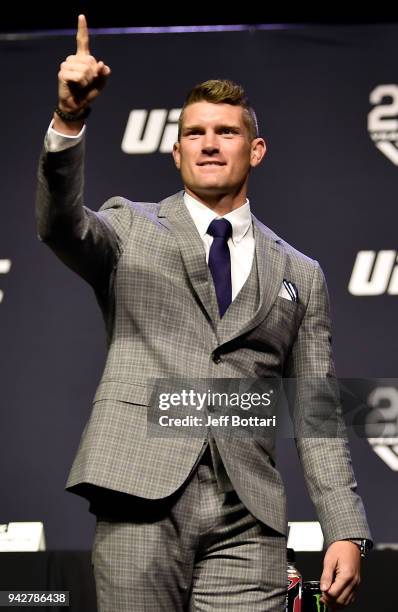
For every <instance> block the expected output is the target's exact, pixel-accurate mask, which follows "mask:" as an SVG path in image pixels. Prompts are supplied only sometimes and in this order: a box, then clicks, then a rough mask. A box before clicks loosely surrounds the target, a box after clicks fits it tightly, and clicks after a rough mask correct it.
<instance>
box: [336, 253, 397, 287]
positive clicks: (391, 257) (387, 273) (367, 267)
mask: <svg viewBox="0 0 398 612" xmlns="http://www.w3.org/2000/svg"><path fill="white" fill-rule="evenodd" d="M348 291H349V292H350V293H351V294H352V295H382V294H383V293H388V294H389V295H398V266H397V251H379V252H377V251H359V253H358V255H357V258H356V260H355V264H354V268H353V271H352V274H351V279H350V282H349V284H348Z"/></svg>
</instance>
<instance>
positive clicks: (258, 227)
mask: <svg viewBox="0 0 398 612" xmlns="http://www.w3.org/2000/svg"><path fill="white" fill-rule="evenodd" d="M252 219H253V229H254V242H255V257H256V261H257V270H258V282H259V293H260V300H259V305H258V308H257V310H256V312H255V313H254V315H253V316H252V317H251V318H250V319H249V320H248V321H247V322H246V323H245V324H244V325H243V327H241V328H240V329H236V330H235V331H234V332H233V333H232V334H231V335H230V336H228V337H226V338H225V340H224V342H223V343H226V342H231V341H232V340H234V339H235V338H237V337H239V336H241V335H242V334H245V333H247V332H248V331H250V330H251V329H254V328H255V327H256V326H257V325H259V323H261V321H263V320H264V319H265V317H266V316H267V314H268V312H269V311H270V309H271V307H272V305H273V303H274V302H275V300H276V298H277V296H278V293H279V291H280V288H281V285H282V281H283V277H284V271H285V265H286V252H285V250H284V248H283V246H282V244H281V240H280V238H279V237H278V236H277V235H276V234H274V232H272V231H271V230H270V229H269V228H268V227H266V226H265V225H263V223H261V222H260V221H259V220H258V219H257V218H256V217H255V216H254V215H253V214H252ZM227 313H228V311H227Z"/></svg>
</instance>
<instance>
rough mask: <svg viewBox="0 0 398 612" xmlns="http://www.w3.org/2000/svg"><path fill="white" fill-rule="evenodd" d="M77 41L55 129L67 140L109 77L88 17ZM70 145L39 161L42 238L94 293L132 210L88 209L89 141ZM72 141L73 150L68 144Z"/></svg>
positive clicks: (63, 74) (64, 75) (112, 204)
mask: <svg viewBox="0 0 398 612" xmlns="http://www.w3.org/2000/svg"><path fill="white" fill-rule="evenodd" d="M76 38H77V48H76V54H75V55H69V56H68V57H67V58H66V60H65V61H64V62H62V64H61V67H60V71H59V73H58V96H59V99H58V108H59V109H60V111H61V113H65V114H66V118H65V119H62V117H60V116H59V115H58V114H57V113H55V114H54V122H53V125H52V128H53V129H54V130H56V131H57V132H59V134H61V135H63V137H64V139H65V140H67V139H68V136H76V135H77V134H79V132H80V131H81V128H82V126H83V124H84V119H83V118H82V117H81V115H82V113H84V111H85V109H86V108H87V106H88V104H89V103H90V102H92V101H93V100H94V99H95V98H96V97H97V96H98V95H99V93H100V91H101V90H102V88H103V87H104V85H105V83H106V80H107V78H108V76H109V74H110V68H109V67H108V66H106V65H105V64H104V62H102V61H99V62H97V60H96V59H95V58H94V57H93V56H92V55H90V52H89V36H88V30H87V23H86V19H85V17H84V15H79V22H78V30H77V37H76ZM75 117H76V119H75ZM79 117H80V118H79ZM70 119H72V120H70ZM61 139H62V136H61ZM69 141H70V142H69V143H68V148H64V147H61V148H60V150H55V151H54V150H52V151H51V152H50V151H48V150H47V148H46V147H44V148H43V151H42V154H41V157H40V162H39V170H38V185H37V193H36V221H37V230H38V238H39V239H40V240H41V241H42V242H45V243H46V244H48V246H49V247H50V248H51V249H52V250H53V251H54V252H55V254H56V255H57V256H58V257H59V258H60V259H61V260H62V261H63V262H64V263H65V264H66V265H67V266H69V267H70V268H71V269H72V270H74V271H75V272H77V273H78V274H79V275H80V276H82V277H83V278H84V279H85V280H87V282H89V283H90V284H91V285H92V286H93V287H94V288H95V289H96V290H100V291H103V290H106V288H107V282H108V279H109V276H110V274H111V272H112V270H113V269H114V267H115V265H116V263H117V260H118V258H119V256H120V254H121V252H122V250H123V243H124V240H125V239H126V237H127V234H128V231H129V227H130V222H131V214H130V209H129V206H128V204H127V203H126V201H125V200H124V199H123V198H112V199H111V200H108V201H107V202H106V203H105V204H104V205H103V206H102V207H101V208H100V210H99V211H98V212H94V211H93V210H90V209H89V208H87V207H86V206H84V204H83V189H84V149H85V142H84V138H83V137H82V138H76V139H69ZM71 143H72V144H73V146H69V145H70V144H71Z"/></svg>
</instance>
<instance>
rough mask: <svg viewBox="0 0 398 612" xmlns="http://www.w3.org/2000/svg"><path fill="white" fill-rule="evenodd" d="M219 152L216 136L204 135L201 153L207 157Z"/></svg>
mask: <svg viewBox="0 0 398 612" xmlns="http://www.w3.org/2000/svg"><path fill="white" fill-rule="evenodd" d="M218 150H219V146H218V140H217V134H213V133H210V132H208V133H206V134H205V135H204V137H203V142H202V151H203V153H207V154H208V155H209V154H211V153H216V152H218Z"/></svg>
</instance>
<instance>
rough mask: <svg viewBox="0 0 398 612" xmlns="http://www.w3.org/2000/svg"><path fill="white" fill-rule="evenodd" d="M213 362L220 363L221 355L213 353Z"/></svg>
mask: <svg viewBox="0 0 398 612" xmlns="http://www.w3.org/2000/svg"><path fill="white" fill-rule="evenodd" d="M213 361H214V363H221V362H222V357H221V355H219V354H218V353H213Z"/></svg>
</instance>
